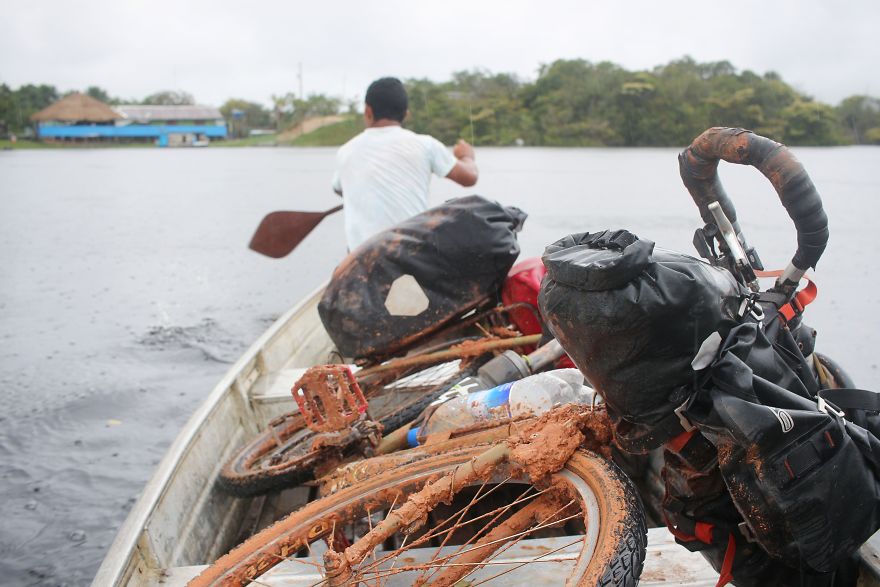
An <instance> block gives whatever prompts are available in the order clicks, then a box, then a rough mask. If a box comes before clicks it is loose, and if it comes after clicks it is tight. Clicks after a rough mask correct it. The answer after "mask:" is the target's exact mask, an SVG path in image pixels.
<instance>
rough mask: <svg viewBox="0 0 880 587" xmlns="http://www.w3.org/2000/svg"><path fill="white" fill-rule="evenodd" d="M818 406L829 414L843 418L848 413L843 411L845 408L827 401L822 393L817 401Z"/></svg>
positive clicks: (821, 410)
mask: <svg viewBox="0 0 880 587" xmlns="http://www.w3.org/2000/svg"><path fill="white" fill-rule="evenodd" d="M816 406H817V407H818V408H819V411H820V412H825V413H826V414H828V415H829V416H837V417H838V418H843V417H844V416H845V415H846V414H844V413H843V410H841V409H840V408H838V407H837V406H835V405H834V404H832V403H831V402H829V401H827V400H826V399H825V398H824V397H822V396H821V395H820V396H819V399H818V401H817V402H816Z"/></svg>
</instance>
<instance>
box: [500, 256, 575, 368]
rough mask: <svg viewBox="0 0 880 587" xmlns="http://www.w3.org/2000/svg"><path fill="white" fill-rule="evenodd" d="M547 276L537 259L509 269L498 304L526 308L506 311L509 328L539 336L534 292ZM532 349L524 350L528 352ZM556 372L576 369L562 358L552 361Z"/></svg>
mask: <svg viewBox="0 0 880 587" xmlns="http://www.w3.org/2000/svg"><path fill="white" fill-rule="evenodd" d="M546 273H547V268H546V267H544V263H543V262H542V261H541V258H540V257H531V258H529V259H526V260H525V261H520V262H519V263H517V264H516V265H514V266H513V267H511V268H510V271H509V272H508V273H507V279H505V280H504V285H503V286H502V287H501V301H502V302H503V303H504V305H505V306H510V305H512V304H518V303H519V304H528V305H529V306H531V308H528V307H519V308H514V309H513V310H511V311H510V319H511V321H512V322H513V325H514V326H516V327H517V329H518V330H519V331H520V332H522V333H523V334H541V333H542V332H543V328H542V327H543V322H544V320H543V318H541V314H540V312H539V310H538V292H540V291H541V280H543V279H544V275H545V274H546ZM532 350H534V349H526V351H527V352H531V351H532ZM556 368H557V369H576V368H577V367H575V364H574V363H573V362H572V361H571V359H570V358H569V357H568V355H563V356H562V357H561V358H560V359H559V360H558V361H556Z"/></svg>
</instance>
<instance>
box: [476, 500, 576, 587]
mask: <svg viewBox="0 0 880 587" xmlns="http://www.w3.org/2000/svg"><path fill="white" fill-rule="evenodd" d="M573 503H574V500H571V501H569V502H568V503H567V504H565V505H564V506H562V507H561V508H559V509H558V510H556V511H555V512H553V514H551V515H550V516H549V517H548V518H547V519H545V520H543V521H540V522H538V527H536V528H531V529H530V530H529V531H528V533H526V534H523V535H521V536H519V537H517V538H516V540H513V541H512V542H509V543H507V544H505V545H504V546H503V547H501V548H499V549H498V550H496V551H495V552H494V553H492V554H491V555H490V556H489V557H488V558H487V559H485V560H484V561H483V562H484V563H488V562H491V561H493V560H494V559H495V558H497V557H498V556H500V555H501V554H503V553H505V552H507V551H508V550H510V549H511V548H513V547H514V546H516V545H517V544H519V543H520V541H522V540H523V539H524V538H525V537H526V536H527V535H528V534H531V533H532V532H535V531H536V530H539V529H541V528H542V527H546V526H547V525H552V524H557V523H559V521H556V522H554V521H552V520H553V518H555V517H556V515H557V514H558V513H560V512H562V511H563V510H565V509H566V508H567V507H568V506H570V505H572V504H573ZM541 524H545V526H541ZM581 540H582V539H580V538H579V539H578V540H575V541H574V542H572V544H577V543H578V542H581ZM572 544H568V545H566V546H564V547H563V548H567V547H568V546H571V545H572ZM552 552H556V551H552ZM547 554H550V553H547ZM538 558H540V557H538ZM505 572H510V571H505ZM502 574H504V573H502ZM461 578H464V577H461Z"/></svg>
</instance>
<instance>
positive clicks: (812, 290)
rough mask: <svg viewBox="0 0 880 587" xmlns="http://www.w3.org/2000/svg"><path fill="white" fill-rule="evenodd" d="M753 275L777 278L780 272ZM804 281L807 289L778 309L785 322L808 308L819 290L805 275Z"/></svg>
mask: <svg viewBox="0 0 880 587" xmlns="http://www.w3.org/2000/svg"><path fill="white" fill-rule="evenodd" d="M755 275H757V276H758V277H779V276H780V275H782V271H781V270H778V269H777V270H776V271H755ZM804 279H806V280H807V287H805V288H804V289H802V290H801V291H799V292H797V293H796V294H795V296H794V297H793V298H792V299H791V301H790V302H788V303H787V304H785V305H783V306H782V307H781V308H779V314H780V315H782V317H783V318H784V319H785V321H786V322H788V321H789V320H791V319H792V318H794V317H795V316H797V315H798V314H800V313H801V312H803V311H804V308H806V307H807V306H809V305H810V304H811V303H812V302H813V300H815V299H816V296H817V295H818V293H819V288H818V287H816V284H815V282H813V280H812V279H810V278H809V277H807V276H806V275H805V276H804Z"/></svg>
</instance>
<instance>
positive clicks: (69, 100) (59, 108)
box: [31, 92, 122, 122]
mask: <svg viewBox="0 0 880 587" xmlns="http://www.w3.org/2000/svg"><path fill="white" fill-rule="evenodd" d="M119 118H122V116H121V115H120V114H118V113H116V112H114V111H113V109H112V108H110V106H108V105H106V104H104V103H103V102H101V101H100V100H96V99H94V98H92V97H91V96H87V95H85V94H80V93H79V92H74V93H72V94H68V95H67V96H64V97H63V98H61V99H60V100H58V101H57V102H55V103H54V104H52V105H51V106H49V107H48V108H44V109H43V110H40V111H39V112H37V113H35V114H32V115H31V120H32V121H34V122H49V121H53V120H57V121H63V122H112V121H114V120H117V119H119Z"/></svg>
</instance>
